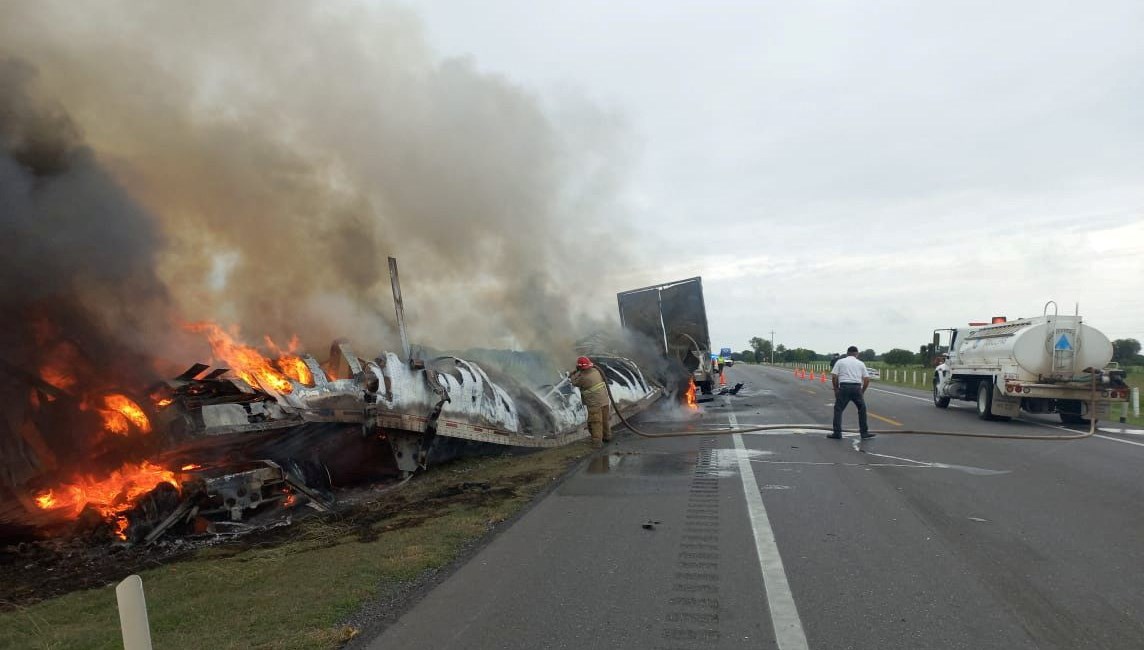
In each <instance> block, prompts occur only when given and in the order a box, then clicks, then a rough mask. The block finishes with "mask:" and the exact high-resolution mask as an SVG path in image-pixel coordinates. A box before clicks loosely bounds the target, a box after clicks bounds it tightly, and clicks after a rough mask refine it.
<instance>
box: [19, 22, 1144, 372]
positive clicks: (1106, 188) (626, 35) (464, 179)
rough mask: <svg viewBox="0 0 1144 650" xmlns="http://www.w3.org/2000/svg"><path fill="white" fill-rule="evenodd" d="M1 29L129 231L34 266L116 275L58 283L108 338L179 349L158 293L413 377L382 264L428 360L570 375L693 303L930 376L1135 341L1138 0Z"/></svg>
mask: <svg viewBox="0 0 1144 650" xmlns="http://www.w3.org/2000/svg"><path fill="white" fill-rule="evenodd" d="M0 10H2V12H3V16H4V19H3V20H0V62H3V63H5V65H7V66H8V69H9V70H12V69H18V70H20V71H21V72H20V75H21V77H20V78H21V79H22V81H21V86H20V87H21V89H22V90H21V92H23V93H26V94H27V96H28V99H27V101H26V102H25V104H26V105H27V106H30V107H35V109H36V110H37V111H39V113H38V114H37V115H34V116H33V117H31V118H28V117H27V116H23V117H21V119H23V120H24V121H25V122H27V121H28V120H29V119H30V120H31V121H32V122H35V123H36V124H41V125H42V124H43V123H44V120H45V119H47V117H43V116H48V117H51V118H52V119H55V120H57V121H58V123H60V124H65V125H67V128H68V129H70V131H69V136H68V143H69V144H68V145H67V146H68V147H71V150H72V151H79V152H82V155H80V154H76V155H77V156H80V158H81V159H82V161H83V165H84V169H88V170H92V171H89V172H85V173H86V174H87V176H88V177H91V178H95V179H97V180H99V181H101V182H103V181H107V184H108V186H109V189H106V190H101V191H100V192H98V193H97V194H98V196H100V197H103V198H104V199H106V197H108V196H110V197H112V198H113V199H114V200H113V201H111V202H112V203H114V206H117V207H114V208H111V207H108V201H104V203H101V204H99V203H97V205H98V206H102V207H101V209H99V210H95V209H92V210H89V213H88V214H87V216H86V219H87V221H86V223H87V224H88V227H89V228H90V227H91V224H100V223H106V224H107V228H106V230H107V231H108V233H111V235H115V236H108V235H107V234H106V233H105V236H103V237H96V238H92V239H84V238H83V237H79V236H73V237H68V238H65V241H62V242H61V241H60V240H59V238H60V237H61V235H60V234H59V233H54V234H53V233H50V232H49V233H47V234H45V233H44V232H41V231H40V230H37V229H35V228H30V229H24V230H21V231H20V232H21V234H22V236H27V237H43V236H47V237H48V238H49V240H50V242H51V245H47V244H44V243H43V242H39V241H29V242H21V246H24V245H25V244H26V245H27V246H29V247H31V248H30V249H29V250H41V249H42V250H54V251H56V253H55V254H60V255H63V254H66V253H65V252H61V248H60V247H65V248H66V247H67V246H76V247H80V248H82V247H83V246H84V245H85V244H88V245H91V246H94V245H99V246H101V247H102V248H101V251H102V255H103V257H102V258H101V257H100V256H99V255H91V254H90V251H89V252H88V253H86V254H85V255H83V256H80V257H78V258H76V261H75V262H72V263H70V265H63V266H64V267H66V268H65V270H68V272H72V270H74V269H73V267H74V266H75V265H76V264H89V265H90V267H91V268H90V274H88V275H85V276H84V277H85V278H86V280H85V283H86V285H94V286H98V287H104V288H107V287H118V288H119V291H118V294H119V295H117V296H116V297H115V300H114V301H112V304H111V305H110V306H108V307H106V309H107V310H109V311H110V312H111V313H110V314H105V313H102V311H100V310H101V309H103V307H102V306H101V304H102V303H99V302H98V301H97V302H96V303H95V304H92V302H93V301H91V300H90V299H89V298H87V299H85V300H83V301H81V302H82V303H83V305H84V307H85V308H86V309H89V310H93V311H95V312H96V315H97V316H99V317H100V321H101V322H106V323H107V324H108V325H109V327H113V328H114V329H115V330H116V331H129V332H132V334H133V335H134V334H135V333H136V331H137V330H139V329H146V328H148V327H152V328H154V327H161V325H156V324H154V323H153V322H151V321H152V320H154V319H153V318H137V319H134V320H131V319H126V320H128V321H130V322H129V325H130V327H124V326H123V325H122V324H123V322H124V321H125V318H124V317H123V314H122V312H123V309H124V304H125V300H126V297H127V295H129V291H135V290H136V289H135V286H133V285H132V284H131V283H127V282H123V281H122V280H121V278H120V275H122V269H124V268H136V267H137V266H138V265H150V266H151V267H152V268H149V269H146V270H144V271H141V272H140V275H142V276H143V279H142V280H136V284H138V283H144V284H146V287H145V288H146V289H147V291H148V292H149V294H151V295H153V296H160V297H161V299H162V300H161V302H162V309H163V313H164V314H167V313H170V314H174V316H173V318H176V319H178V320H188V321H196V320H203V319H213V320H217V321H220V322H222V323H223V324H238V325H241V326H242V328H243V330H244V332H245V333H247V335H248V339H253V340H255V341H257V340H258V339H259V338H260V336H261V335H262V334H269V335H271V336H273V337H275V338H276V339H285V338H288V337H289V335H291V334H294V333H297V334H300V335H301V336H302V338H303V341H304V342H305V343H306V344H307V346H308V347H309V348H310V349H311V350H312V351H315V352H318V353H319V354H320V353H321V351H322V350H323V349H324V346H325V345H327V343H328V341H329V340H330V339H331V338H333V337H335V336H348V337H350V338H352V339H354V340H355V341H358V342H359V343H360V347H362V348H363V349H362V350H361V352H363V353H364V354H370V353H372V351H373V350H372V349H371V348H373V347H375V346H385V347H389V348H391V349H393V348H395V347H396V345H397V343H396V339H395V337H394V336H393V334H392V330H391V328H392V321H393V317H392V303H391V300H390V297H389V286H388V276H387V272H386V259H385V258H386V256H388V255H393V256H395V257H397V258H398V259H399V261H400V264H401V271H402V284H403V289H404V296H405V299H406V304H407V309H408V321H409V324H410V327H411V329H412V331H413V336H414V339H415V340H418V341H421V342H423V343H426V344H428V345H432V346H435V347H438V348H450V347H451V348H463V347H468V346H486V347H519V348H531V347H541V348H544V349H547V350H550V351H554V352H558V353H559V352H560V351H561V350H563V349H566V346H567V343H568V342H569V341H571V339H572V338H574V337H576V336H577V335H579V334H582V333H585V332H586V331H588V330H590V329H592V328H593V327H595V326H596V325H597V324H599V323H600V322H601V321H607V320H609V319H614V315H613V314H614V311H615V297H614V294H615V292H617V291H620V290H624V289H628V288H634V287H639V286H644V285H647V284H652V283H655V282H660V281H668V280H676V279H681V278H685V277H690V276H694V275H701V276H703V278H704V288H705V290H706V294H707V304H708V314H709V318H710V321H711V327H712V330H713V341H712V342H713V344H714V345H715V346H716V347H719V346H723V345H729V346H732V347H734V348H735V349H742V348H745V347H746V346H747V340H748V339H749V338H750V337H752V336H764V337H765V336H769V333H770V331H771V330H774V331H775V340H776V343H783V344H785V345H787V346H788V347H797V346H802V347H809V348H813V349H816V350H818V351H819V352H829V351H836V350H841V349H843V348H844V347H845V346H846V345H849V344H851V343H853V344H856V345H859V346H860V347H863V348H866V347H872V348H874V349H876V350H878V351H884V350H886V349H888V348H891V347H907V348H912V349H916V347H917V345H919V344H921V343H923V342H925V341H926V340H928V339H929V335H930V331H931V330H932V329H933V328H935V327H946V326H950V325H955V324H960V323H964V322H966V321H969V320H980V319H983V318H987V317H988V316H990V315H994V314H1005V315H1008V316H1010V317H1015V316H1021V315H1033V314H1039V313H1040V310H1041V308H1042V305H1043V304H1044V302H1045V301H1046V300H1050V299H1056V300H1058V301H1059V302H1060V303H1061V305H1062V308H1064V309H1066V310H1068V311H1069V312H1070V313H1071V311H1072V306H1073V304H1074V303H1075V302H1079V303H1080V307H1081V312H1082V314H1084V315H1085V316H1086V318H1087V319H1088V320H1089V322H1091V323H1092V324H1093V325H1095V326H1097V327H1098V328H1100V329H1103V330H1104V331H1105V332H1106V333H1108V334H1109V335H1110V336H1112V337H1113V338H1119V337H1129V336H1131V337H1135V338H1138V339H1144V300H1142V298H1144V262H1142V261H1141V260H1142V259H1144V257H1142V254H1144V183H1142V182H1141V180H1142V179H1144V121H1142V120H1141V119H1140V115H1141V111H1140V107H1141V106H1144V78H1142V77H1141V75H1140V74H1139V70H1141V69H1144V50H1142V49H1141V48H1140V47H1139V45H1138V34H1139V33H1141V28H1142V27H1144V7H1142V6H1141V5H1140V3H1138V2H1132V1H1130V0H1124V1H1112V0H1106V1H1104V2H1098V3H1097V4H1096V5H1090V6H1086V8H1085V10H1084V11H1083V12H1080V11H1079V10H1076V9H1074V8H1073V6H1072V5H1071V4H1069V3H1065V2H1055V1H1050V2H1032V1H1029V2H1012V3H1003V4H1001V5H998V4H997V3H986V2H980V3H965V2H960V3H909V2H896V3H883V2H866V3H842V2H838V3H830V2H804V3H794V4H791V3H786V4H782V3H778V4H776V3H747V2H743V3H684V2H658V3H605V2H575V3H573V2H564V1H559V2H544V3H532V2H525V1H524V0H505V1H500V2H494V3H489V2H475V1H471V0H458V1H456V2H448V3H435V2H428V1H424V2H421V1H415V2H410V3H400V4H398V3H390V2H356V3H350V2H343V3H336V2H330V3H314V2H304V1H302V0H276V1H274V2H270V1H269V0H267V1H263V2H241V3H234V2H222V1H221V0H219V1H212V2H196V3H161V4H159V3H148V2H142V1H137V2H136V1H132V2H128V1H122V0H120V1H114V0H109V1H107V2H101V3H99V4H98V5H76V4H75V3H72V2H66V1H63V0H0ZM16 117H20V116H16ZM13 120H14V117H13V116H12V115H7V114H3V115H0V122H3V121H7V122H9V123H11V122H13ZM0 126H4V124H0ZM61 128H62V127H61ZM21 130H27V127H26V126H17V127H16V130H14V131H13V130H12V128H11V126H10V124H9V126H8V127H5V129H0V135H3V134H4V133H6V132H8V131H11V132H13V133H19V132H21ZM5 146H6V147H10V146H11V145H10V143H5ZM5 178H8V177H5ZM21 182H23V181H21ZM32 186H35V187H38V185H36V184H35V183H33V184H32ZM4 209H5V210H6V211H7V210H8V209H7V208H6V207H5V208H4ZM69 214H71V213H69ZM0 216H2V217H3V218H5V219H7V218H8V217H9V215H8V214H5V215H0ZM73 217H75V215H74V214H73ZM75 218H79V219H80V220H81V221H82V220H83V219H82V218H80V217H75ZM140 220H142V222H143V223H144V225H143V226H142V227H139V228H136V227H135V226H133V224H138V223H140ZM116 233H127V234H134V236H133V237H128V236H120V235H116ZM77 234H78V233H77ZM121 246H124V247H129V248H124V249H120V248H118V247H121ZM139 247H142V248H139ZM77 250H79V249H77ZM103 258H111V259H116V260H121V261H122V262H123V263H121V264H118V265H115V264H111V265H108V264H105V263H103V262H100V260H101V259H103ZM128 262H129V263H128ZM10 266H11V265H9V266H4V267H0V269H9V267H10ZM56 266H60V265H56ZM49 267H51V265H49ZM52 268H54V267H52ZM49 270H51V269H49ZM117 274H119V275H117ZM9 275H11V277H9ZM89 276H90V277H89ZM66 277H67V278H70V277H71V276H66ZM156 278H157V280H156ZM19 279H20V278H19V277H18V276H17V275H16V274H15V272H14V271H13V272H12V273H8V272H7V271H5V277H4V278H0V280H2V281H3V282H5V283H12V282H15V281H18V280H19ZM57 280H58V278H57ZM156 282H157V283H158V284H159V285H160V286H158V287H155V286H153V285H154V284H155V283H156ZM57 284H59V283H58V282H57ZM46 286H52V285H51V283H50V282H49V283H47V285H46ZM68 287H69V290H75V291H81V292H82V291H85V289H84V287H82V286H81V287H77V286H76V285H75V283H74V282H71V283H69V284H68ZM148 308H149V309H153V308H154V307H153V304H151V303H149V306H148ZM116 315H118V318H116V317H115V316H116ZM187 354H193V353H191V352H188V353H187ZM191 360H197V359H187V361H191Z"/></svg>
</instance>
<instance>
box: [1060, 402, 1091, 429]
mask: <svg viewBox="0 0 1144 650" xmlns="http://www.w3.org/2000/svg"><path fill="white" fill-rule="evenodd" d="M1057 414H1058V415H1060V416H1061V424H1089V421H1088V418H1086V417H1084V416H1083V415H1081V404H1080V401H1079V400H1075V399H1062V400H1059V401H1058V402H1057Z"/></svg>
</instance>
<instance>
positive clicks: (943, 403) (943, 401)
mask: <svg viewBox="0 0 1144 650" xmlns="http://www.w3.org/2000/svg"><path fill="white" fill-rule="evenodd" d="M933 405H934V406H936V407H938V408H939V409H944V408H949V398H948V397H939V396H938V394H937V381H936V380H935V381H934V383H933Z"/></svg>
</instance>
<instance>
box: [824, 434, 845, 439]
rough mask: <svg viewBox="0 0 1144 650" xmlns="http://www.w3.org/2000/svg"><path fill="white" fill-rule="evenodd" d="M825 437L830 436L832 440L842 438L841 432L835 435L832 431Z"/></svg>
mask: <svg viewBox="0 0 1144 650" xmlns="http://www.w3.org/2000/svg"><path fill="white" fill-rule="evenodd" d="M826 437H827V438H831V439H834V440H841V439H842V434H841V433H839V434H837V435H836V434H833V433H832V434H830V435H828V436H826Z"/></svg>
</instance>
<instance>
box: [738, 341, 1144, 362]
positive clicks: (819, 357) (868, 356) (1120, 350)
mask: <svg viewBox="0 0 1144 650" xmlns="http://www.w3.org/2000/svg"><path fill="white" fill-rule="evenodd" d="M750 344H751V349H749V350H743V351H742V352H736V353H735V354H732V355H731V357H732V358H733V359H735V360H736V361H751V362H755V363H759V362H764V361H766V362H769V361H772V360H773V361H774V362H775V363H810V362H814V361H830V360H831V359H833V358H834V357H835V356H837V355H838V354H841V353H828V354H820V353H818V352H815V351H814V350H808V349H806V348H787V347H786V346H785V345H783V344H782V343H780V344H778V345H776V346H774V347H773V348H772V347H771V342H770V341H769V340H767V339H764V338H762V337H759V336H756V337H753V338H752V339H751V340H750ZM946 351H947V350H946V348H945V347H944V346H942V347H941V348H940V349H936V350H935V349H934V346H933V343H926V344H925V345H922V346H920V347H919V348H918V351H917V352H910V351H909V350H904V349H902V348H894V349H892V350H889V351H887V352H883V353H882V354H878V353H876V352H874V350H871V349H866V350H863V351H862V352H859V353H858V358H859V359H861V360H863V361H866V362H870V361H878V362H881V363H885V364H887V365H891V366H911V365H924V366H929V365H933V363H934V359H936V357H937V355H938V354H941V353H945V352H946ZM1112 360H1113V361H1115V362H1117V363H1119V364H1120V365H1122V366H1140V365H1144V355H1141V354H1140V341H1137V340H1136V339H1116V340H1115V341H1113V342H1112Z"/></svg>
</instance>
